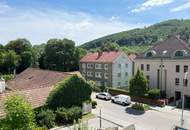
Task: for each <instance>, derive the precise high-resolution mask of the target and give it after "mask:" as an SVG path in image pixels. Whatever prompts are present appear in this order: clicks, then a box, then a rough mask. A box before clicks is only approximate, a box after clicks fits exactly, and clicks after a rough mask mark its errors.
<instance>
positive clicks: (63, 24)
mask: <svg viewBox="0 0 190 130" xmlns="http://www.w3.org/2000/svg"><path fill="white" fill-rule="evenodd" d="M189 12H190V0H0V43H1V44H6V43H7V42H8V41H10V40H14V39H17V38H27V39H28V40H29V41H30V42H31V43H32V44H41V43H46V41H47V40H48V39H50V38H61V39H62V38H68V39H71V40H73V41H75V43H76V45H80V44H82V43H85V42H88V41H91V40H94V39H96V38H99V37H102V36H105V35H109V34H112V33H117V32H121V31H126V30H130V29H133V28H143V27H144V26H149V25H151V24H155V23H158V22H161V21H164V20H168V19H190V13H189Z"/></svg>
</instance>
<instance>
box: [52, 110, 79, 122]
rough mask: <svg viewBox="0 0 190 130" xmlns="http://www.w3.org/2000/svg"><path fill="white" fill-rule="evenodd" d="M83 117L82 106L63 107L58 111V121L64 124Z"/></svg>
mask: <svg viewBox="0 0 190 130" xmlns="http://www.w3.org/2000/svg"><path fill="white" fill-rule="evenodd" d="M81 117H82V109H81V108H80V107H71V108H68V109H66V108H64V107H61V108H58V109H57V111H56V121H57V122H58V123H62V124H66V123H73V122H74V121H78V119H79V118H81Z"/></svg>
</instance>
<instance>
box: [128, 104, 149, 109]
mask: <svg viewBox="0 0 190 130" xmlns="http://www.w3.org/2000/svg"><path fill="white" fill-rule="evenodd" d="M131 108H133V109H135V110H139V111H146V110H148V109H149V106H148V105H146V104H142V103H135V104H133V105H132V107H131Z"/></svg>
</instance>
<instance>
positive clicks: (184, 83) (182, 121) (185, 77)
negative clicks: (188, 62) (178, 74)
mask: <svg viewBox="0 0 190 130" xmlns="http://www.w3.org/2000/svg"><path fill="white" fill-rule="evenodd" d="M187 76H188V72H185V76H184V82H183V90H182V112H181V127H183V125H184V119H183V113H184V87H185V86H186V85H187Z"/></svg>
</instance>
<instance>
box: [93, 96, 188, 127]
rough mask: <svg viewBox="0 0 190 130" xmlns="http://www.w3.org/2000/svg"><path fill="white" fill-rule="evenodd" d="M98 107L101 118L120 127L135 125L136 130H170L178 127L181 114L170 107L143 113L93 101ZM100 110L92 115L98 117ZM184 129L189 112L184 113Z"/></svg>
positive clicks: (96, 110)
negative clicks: (175, 126)
mask: <svg viewBox="0 0 190 130" xmlns="http://www.w3.org/2000/svg"><path fill="white" fill-rule="evenodd" d="M92 99H93V100H96V101H97V103H98V106H101V111H102V117H103V118H104V119H107V120H109V121H110V122H114V123H115V124H118V125H120V126H123V127H125V126H128V125H131V124H135V126H136V130H171V129H172V127H173V126H174V125H176V124H177V125H180V118H181V112H180V110H179V109H176V110H175V109H170V107H165V108H156V107H155V110H148V111H146V112H145V113H143V112H139V111H135V110H133V109H131V108H130V107H129V106H128V107H124V106H121V105H118V104H114V103H111V102H110V101H104V100H101V99H95V94H93V95H92ZM99 110H100V108H99V107H97V109H94V110H93V113H94V114H96V115H97V116H99ZM184 119H185V127H186V128H190V111H185V112H184Z"/></svg>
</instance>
